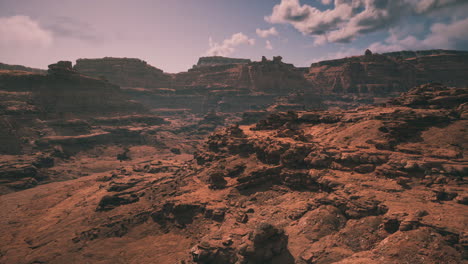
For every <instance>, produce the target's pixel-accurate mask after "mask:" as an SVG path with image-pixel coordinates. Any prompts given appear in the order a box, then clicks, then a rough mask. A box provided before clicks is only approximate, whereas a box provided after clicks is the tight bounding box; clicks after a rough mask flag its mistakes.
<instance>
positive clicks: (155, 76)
mask: <svg viewBox="0 0 468 264" xmlns="http://www.w3.org/2000/svg"><path fill="white" fill-rule="evenodd" d="M74 69H75V70H76V71H78V72H80V73H81V74H84V75H88V76H91V77H95V78H105V79H107V80H108V81H109V82H111V83H113V84H117V85H119V86H122V87H146V88H158V87H170V83H171V77H170V75H169V74H165V73H164V72H163V71H162V70H160V69H158V68H155V67H153V66H151V65H149V64H147V63H146V62H145V61H142V60H139V59H131V58H110V57H105V58H102V59H78V60H77V61H76V65H75V67H74Z"/></svg>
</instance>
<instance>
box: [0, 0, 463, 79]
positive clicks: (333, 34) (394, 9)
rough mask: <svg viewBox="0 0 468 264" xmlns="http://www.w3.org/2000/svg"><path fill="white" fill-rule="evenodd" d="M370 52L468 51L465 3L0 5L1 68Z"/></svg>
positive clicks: (323, 0)
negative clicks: (89, 61)
mask: <svg viewBox="0 0 468 264" xmlns="http://www.w3.org/2000/svg"><path fill="white" fill-rule="evenodd" d="M367 48H369V49H371V50H372V51H373V52H388V51H398V50H423V49H458V50H468V0H334V1H333V0H132V1H130V0H79V1H67V0H0V62H2V63H8V64H20V65H25V66H29V67H35V68H42V69H45V68H47V65H49V64H52V63H55V62H57V61H59V60H70V61H72V62H75V60H76V59H78V58H102V57H128V58H139V59H142V60H145V61H147V62H148V63H149V64H151V65H153V66H155V67H157V68H160V69H162V70H164V71H165V72H169V73H176V72H181V71H186V70H187V69H189V68H191V67H192V65H193V64H196V62H197V60H198V58H199V57H201V56H213V55H218V56H226V57H234V58H249V59H252V60H260V59H261V57H262V56H266V57H267V58H270V59H271V57H273V56H277V55H281V56H282V57H283V61H285V62H288V63H293V64H294V65H295V66H298V67H306V66H309V65H310V63H312V62H316V61H320V60H327V59H335V58H341V57H347V56H353V55H360V54H363V53H364V51H365V50H366V49H367Z"/></svg>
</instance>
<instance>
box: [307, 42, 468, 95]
mask: <svg viewBox="0 0 468 264" xmlns="http://www.w3.org/2000/svg"><path fill="white" fill-rule="evenodd" d="M467 71H468V52H463V51H444V50H429V51H416V52H410V51H402V52H393V53H388V54H372V52H370V51H369V52H368V53H367V52H366V54H365V55H364V56H355V57H349V58H343V59H337V60H329V61H321V62H317V63H313V64H312V65H311V66H310V68H309V70H308V72H307V73H306V74H305V77H306V78H307V79H308V80H309V81H310V83H311V84H312V85H313V87H315V88H317V89H319V90H320V91H321V92H322V93H325V94H327V93H341V94H342V93H356V94H363V93H371V94H374V95H386V94H387V95H388V94H391V93H398V92H402V91H407V90H408V89H410V88H411V87H413V86H415V85H420V84H423V83H428V82H440V83H444V84H446V85H452V86H457V87H462V86H466V85H468V79H467V78H466V72H467Z"/></svg>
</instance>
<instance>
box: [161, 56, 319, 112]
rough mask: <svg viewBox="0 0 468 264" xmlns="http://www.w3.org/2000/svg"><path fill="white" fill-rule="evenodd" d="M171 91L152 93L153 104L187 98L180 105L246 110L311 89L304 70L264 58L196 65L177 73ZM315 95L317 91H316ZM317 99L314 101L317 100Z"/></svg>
mask: <svg viewBox="0 0 468 264" xmlns="http://www.w3.org/2000/svg"><path fill="white" fill-rule="evenodd" d="M172 87H173V94H172V95H167V94H165V95H157V96H153V98H154V99H155V101H154V104H159V105H161V104H163V105H166V104H165V102H169V101H171V102H174V100H176V99H177V100H180V101H181V102H184V101H186V100H185V99H184V98H189V97H190V100H189V101H190V102H189V103H188V104H180V106H179V107H182V108H186V107H188V108H191V109H197V111H198V110H200V111H205V112H206V111H208V110H210V109H217V110H220V111H228V112H232V111H245V110H249V109H251V108H256V107H264V106H266V105H269V104H272V103H274V102H275V98H276V97H278V96H285V95H288V94H291V93H295V92H304V91H306V92H311V89H310V84H309V83H308V82H307V80H306V79H305V78H304V76H303V73H302V72H301V71H300V70H298V69H297V68H295V67H294V66H293V65H292V64H286V63H283V62H282V61H281V57H275V58H274V59H273V60H267V59H266V58H263V59H262V61H260V62H251V63H248V64H226V65H217V66H206V67H197V68H194V69H191V70H189V71H188V72H182V73H178V74H176V75H175V76H174V82H173V86H172ZM315 95H316V93H315ZM314 103H315V101H314Z"/></svg>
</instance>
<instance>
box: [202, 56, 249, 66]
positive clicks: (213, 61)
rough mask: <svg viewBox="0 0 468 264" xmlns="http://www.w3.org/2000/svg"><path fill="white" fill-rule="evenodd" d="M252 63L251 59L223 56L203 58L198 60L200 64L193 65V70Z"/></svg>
mask: <svg viewBox="0 0 468 264" xmlns="http://www.w3.org/2000/svg"><path fill="white" fill-rule="evenodd" d="M250 62H251V60H249V59H238V58H227V57H221V56H211V57H201V58H199V59H198V63H197V64H196V65H193V68H199V67H210V66H220V65H228V64H246V63H250Z"/></svg>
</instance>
